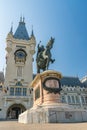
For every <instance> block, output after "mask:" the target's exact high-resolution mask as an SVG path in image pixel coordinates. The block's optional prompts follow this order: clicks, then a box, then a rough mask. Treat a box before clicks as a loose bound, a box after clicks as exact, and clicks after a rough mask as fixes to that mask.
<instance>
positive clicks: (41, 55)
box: [36, 37, 55, 73]
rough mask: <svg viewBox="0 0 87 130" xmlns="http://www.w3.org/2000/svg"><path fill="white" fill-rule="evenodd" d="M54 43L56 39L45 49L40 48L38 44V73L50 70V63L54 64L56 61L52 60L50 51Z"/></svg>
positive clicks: (52, 39) (50, 41) (51, 39)
mask: <svg viewBox="0 0 87 130" xmlns="http://www.w3.org/2000/svg"><path fill="white" fill-rule="evenodd" d="M53 43H54V38H52V37H51V38H50V40H49V42H48V43H47V45H46V48H44V46H43V45H41V46H40V44H38V51H37V56H36V63H37V73H40V70H41V69H42V70H43V71H45V70H48V67H49V63H50V62H51V63H53V62H54V61H55V59H52V58H51V57H52V56H51V52H50V49H52V47H53Z"/></svg>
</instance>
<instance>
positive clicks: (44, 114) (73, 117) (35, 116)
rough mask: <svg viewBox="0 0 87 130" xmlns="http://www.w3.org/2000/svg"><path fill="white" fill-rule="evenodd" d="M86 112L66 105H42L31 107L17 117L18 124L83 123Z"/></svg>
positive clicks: (85, 119)
mask: <svg viewBox="0 0 87 130" xmlns="http://www.w3.org/2000/svg"><path fill="white" fill-rule="evenodd" d="M85 121H87V112H86V111H84V110H80V109H74V108H72V107H70V106H69V105H67V104H62V103H60V104H59V103H58V104H56V103H55V104H49V105H47V104H43V105H41V106H36V107H32V108H31V109H29V110H27V111H25V112H24V113H22V114H20V115H19V119H18V122H19V123H25V124H26V123H58V122H85Z"/></svg>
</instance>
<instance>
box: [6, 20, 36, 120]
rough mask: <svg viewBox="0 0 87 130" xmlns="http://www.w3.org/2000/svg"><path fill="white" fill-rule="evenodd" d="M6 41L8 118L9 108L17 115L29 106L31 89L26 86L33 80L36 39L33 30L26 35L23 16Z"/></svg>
mask: <svg viewBox="0 0 87 130" xmlns="http://www.w3.org/2000/svg"><path fill="white" fill-rule="evenodd" d="M6 43H7V45H6V51H7V54H6V73H5V83H4V86H5V88H6V89H7V93H6V95H7V96H6V98H5V100H6V101H5V102H6V103H7V102H9V103H7V104H9V106H8V105H6V103H5V105H6V107H7V118H8V117H9V113H10V110H11V111H12V110H14V111H15V113H16V114H15V115H17V113H19V114H20V113H21V112H20V111H22V112H23V111H24V110H25V109H27V108H29V107H31V101H30V100H31V99H29V97H30V96H31V89H30V88H29V87H28V86H29V84H30V82H31V81H32V80H33V68H32V66H33V65H32V62H33V55H34V53H35V45H36V40H35V36H34V33H33V30H32V33H31V36H29V35H28V32H27V29H26V26H25V21H24V18H22V17H21V18H20V21H19V25H18V27H17V29H16V31H15V33H14V34H13V31H12V27H11V30H10V32H9V33H8V35H7V38H6ZM9 98H10V99H9ZM10 101H11V102H10ZM11 105H13V107H12V106H11ZM17 108H18V109H17ZM11 114H13V113H11ZM17 116H18V115H17Z"/></svg>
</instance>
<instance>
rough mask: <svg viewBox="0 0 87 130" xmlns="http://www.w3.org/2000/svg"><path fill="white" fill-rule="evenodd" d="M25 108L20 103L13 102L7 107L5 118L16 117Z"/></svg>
mask: <svg viewBox="0 0 87 130" xmlns="http://www.w3.org/2000/svg"><path fill="white" fill-rule="evenodd" d="M25 110H26V108H25V107H24V106H23V105H22V104H14V105H12V106H10V107H9V108H8V111H7V119H18V116H19V114H21V113H22V112H24V111H25Z"/></svg>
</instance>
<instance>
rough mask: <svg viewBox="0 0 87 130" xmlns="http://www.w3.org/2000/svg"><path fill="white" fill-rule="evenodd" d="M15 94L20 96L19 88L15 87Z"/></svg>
mask: <svg viewBox="0 0 87 130" xmlns="http://www.w3.org/2000/svg"><path fill="white" fill-rule="evenodd" d="M15 95H16V96H21V88H15Z"/></svg>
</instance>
